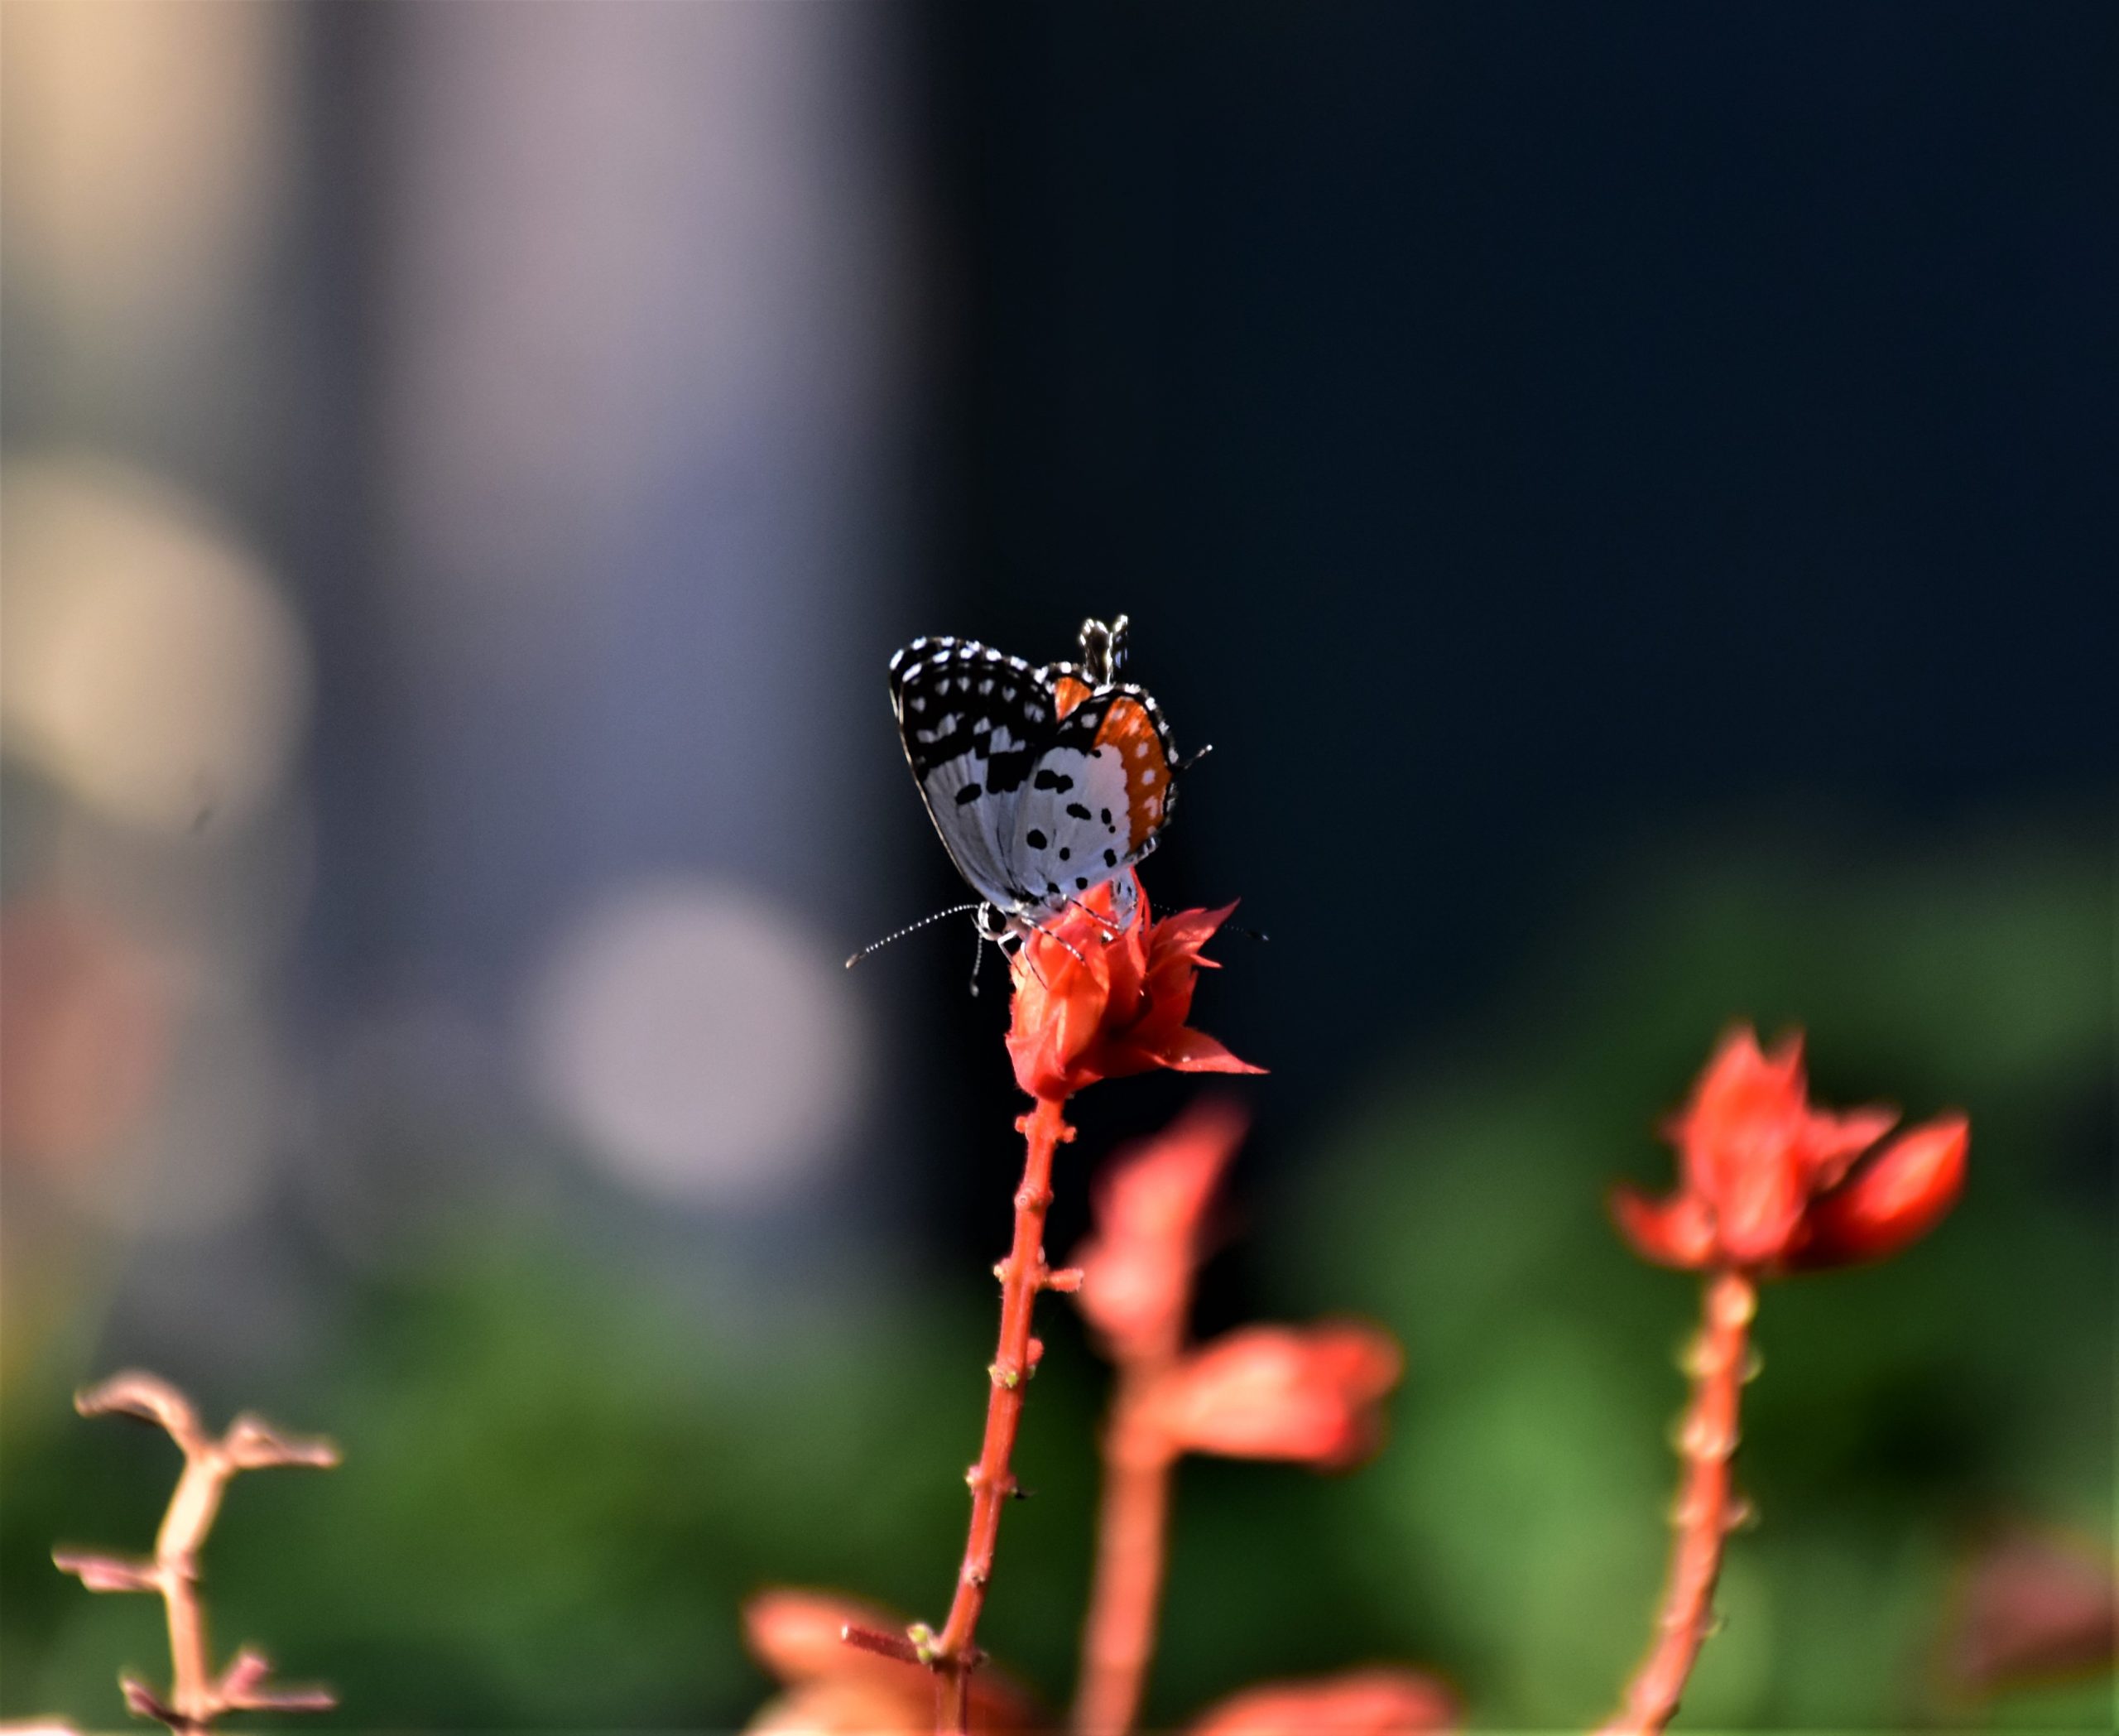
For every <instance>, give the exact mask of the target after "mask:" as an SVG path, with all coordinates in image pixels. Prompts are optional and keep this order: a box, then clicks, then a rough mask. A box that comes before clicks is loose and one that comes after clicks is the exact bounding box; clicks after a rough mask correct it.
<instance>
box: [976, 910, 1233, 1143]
mask: <svg viewBox="0 0 2119 1736" xmlns="http://www.w3.org/2000/svg"><path fill="white" fill-rule="evenodd" d="M1127 880H1128V881H1130V882H1131V885H1130V887H1129V890H1130V891H1131V892H1132V911H1131V912H1130V914H1129V916H1128V919H1127V921H1125V922H1124V924H1123V925H1122V926H1119V925H1118V924H1117V905H1116V903H1115V902H1114V897H1113V892H1112V886H1113V884H1115V883H1116V882H1107V883H1106V884H1104V885H1103V886H1099V887H1095V888H1094V889H1093V890H1092V891H1091V892H1089V893H1088V896H1087V897H1086V898H1084V900H1082V901H1081V902H1080V903H1079V904H1078V905H1073V906H1069V907H1068V909H1067V911H1065V913H1064V915H1062V916H1059V917H1056V918H1055V919H1054V920H1053V921H1050V923H1048V924H1047V925H1046V926H1045V927H1043V928H1041V929H1040V930H1039V931H1037V932H1036V933H1035V934H1033V935H1031V936H1030V937H1029V938H1028V939H1027V940H1025V941H1024V943H1023V945H1022V947H1021V950H1019V951H1018V952H1017V953H1016V957H1015V960H1014V975H1015V1000H1014V1003H1013V1007H1012V1017H1011V1023H1010V1026H1009V1030H1008V1054H1009V1056H1010V1058H1011V1060H1013V1061H1014V1062H1015V1065H1016V1084H1019V1085H1021V1087H1022V1088H1023V1089H1024V1090H1025V1091H1026V1092H1028V1093H1029V1094H1030V1095H1031V1096H1032V1097H1035V1098H1039V1099H1042V1100H1044V1101H1045V1102H1049V1103H1058V1102H1064V1100H1065V1099H1068V1098H1069V1097H1071V1096H1073V1095H1074V1093H1075V1092H1077V1091H1079V1090H1080V1089H1082V1088H1083V1087H1084V1086H1085V1085H1090V1084H1095V1083H1096V1081H1097V1080H1099V1079H1122V1078H1124V1077H1126V1076H1127V1075H1129V1074H1133V1073H1146V1072H1149V1071H1151V1070H1153V1069H1155V1068H1157V1067H1170V1068H1174V1069H1175V1070H1177V1071H1179V1072H1180V1073H1262V1072H1263V1071H1265V1069H1264V1068H1262V1067H1254V1066H1252V1065H1251V1064H1250V1063H1249V1062H1248V1061H1243V1060H1237V1057H1236V1056H1233V1055H1232V1054H1230V1053H1229V1051H1228V1050H1227V1049H1225V1048H1224V1047H1223V1046H1222V1045H1221V1044H1220V1043H1218V1042H1217V1041H1215V1040H1214V1039H1213V1037H1211V1036H1207V1035H1206V1034H1205V1033H1204V1032H1199V1031H1194V1030H1191V1029H1189V1027H1187V1026H1186V1025H1185V1022H1184V1021H1185V1020H1186V1018H1188V1017H1189V1016H1190V1014H1191V1012H1192V990H1193V987H1194V982H1195V979H1197V977H1198V975H1199V971H1200V969H1202V968H1203V967H1204V968H1205V969H1214V968H1215V966H1214V964H1213V960H1212V959H1203V958H1201V957H1200V956H1199V949H1200V948H1201V947H1203V946H1204V945H1206V944H1207V942H1208V940H1210V939H1211V938H1212V937H1213V933H1214V931H1215V930H1216V929H1218V928H1219V927H1220V926H1222V924H1223V923H1224V922H1225V921H1228V914H1229V911H1232V910H1234V909H1235V908H1236V906H1234V905H1232V904H1231V905H1227V906H1223V908H1222V909H1220V910H1217V911H1205V910H1186V911H1177V912H1176V913H1175V915H1173V916H1165V917H1164V918H1163V919H1162V920H1161V921H1159V922H1157V921H1151V914H1150V911H1149V909H1148V897H1147V894H1146V892H1143V891H1141V883H1140V880H1139V878H1138V877H1137V876H1136V875H1134V874H1133V873H1132V870H1131V869H1128V870H1127ZM1114 928H1115V929H1116V932H1113V930H1114Z"/></svg>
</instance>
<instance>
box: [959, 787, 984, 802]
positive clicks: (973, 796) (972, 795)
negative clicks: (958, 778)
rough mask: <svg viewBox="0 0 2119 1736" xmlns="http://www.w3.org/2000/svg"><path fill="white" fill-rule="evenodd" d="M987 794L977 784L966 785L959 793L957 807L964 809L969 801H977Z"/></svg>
mask: <svg viewBox="0 0 2119 1736" xmlns="http://www.w3.org/2000/svg"><path fill="white" fill-rule="evenodd" d="M985 793H986V792H985V791H983V790H982V789H980V788H979V787H978V785H977V784H966V785H965V786H963V788H962V789H961V790H959V791H957V805H958V806H959V807H962V806H963V805H964V804H965V803H966V802H968V801H978V798H979V797H980V796H983V795H984V794H985Z"/></svg>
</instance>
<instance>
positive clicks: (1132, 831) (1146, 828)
mask: <svg viewBox="0 0 2119 1736" xmlns="http://www.w3.org/2000/svg"><path fill="white" fill-rule="evenodd" d="M1061 685H1063V686H1064V685H1065V684H1064V682H1063V683H1062V684H1061ZM1061 703H1062V704H1064V703H1065V702H1064V700H1063V701H1061ZM1076 703H1077V704H1079V700H1078V701H1076ZM1096 745H1097V746H1098V747H1099V748H1112V749H1114V750H1115V751H1116V752H1117V754H1118V757H1119V761H1120V763H1121V764H1122V765H1123V766H1124V767H1125V768H1126V812H1127V820H1128V821H1129V827H1128V834H1127V842H1126V849H1127V854H1129V855H1130V854H1133V853H1135V852H1136V851H1138V850H1139V849H1141V846H1142V845H1143V844H1146V842H1147V841H1148V839H1151V838H1152V837H1153V836H1154V835H1155V834H1156V830H1157V828H1159V827H1160V825H1162V823H1163V820H1164V818H1165V815H1167V814H1168V813H1169V811H1170V757H1169V755H1167V754H1166V753H1164V752H1163V751H1162V736H1161V734H1160V732H1158V731H1157V729H1156V720H1155V719H1154V718H1153V717H1152V716H1151V715H1150V714H1149V712H1148V708H1147V707H1146V706H1145V705H1143V704H1141V702H1140V701H1139V700H1136V699H1135V698H1133V697H1132V695H1130V694H1121V695H1119V696H1118V697H1117V699H1115V700H1112V702H1111V709H1109V710H1108V711H1107V712H1105V713H1104V714H1103V725H1102V726H1101V727H1100V728H1099V729H1098V730H1097V733H1096Z"/></svg>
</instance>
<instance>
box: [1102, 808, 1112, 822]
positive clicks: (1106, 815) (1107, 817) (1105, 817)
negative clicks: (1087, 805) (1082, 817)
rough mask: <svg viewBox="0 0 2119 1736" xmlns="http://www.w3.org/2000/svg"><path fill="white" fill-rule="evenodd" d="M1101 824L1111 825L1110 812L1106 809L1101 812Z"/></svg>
mask: <svg viewBox="0 0 2119 1736" xmlns="http://www.w3.org/2000/svg"><path fill="white" fill-rule="evenodd" d="M1103 823H1104V824H1105V825H1110V824H1111V810H1110V809H1108V808H1106V809H1105V810H1103Z"/></svg>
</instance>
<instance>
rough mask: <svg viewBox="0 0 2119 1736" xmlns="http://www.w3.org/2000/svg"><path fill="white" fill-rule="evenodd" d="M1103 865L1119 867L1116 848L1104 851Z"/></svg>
mask: <svg viewBox="0 0 2119 1736" xmlns="http://www.w3.org/2000/svg"><path fill="white" fill-rule="evenodd" d="M1103 865H1104V866H1105V867H1106V868H1117V866H1118V852H1117V851H1116V850H1106V851H1105V852H1104V853H1103Z"/></svg>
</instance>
